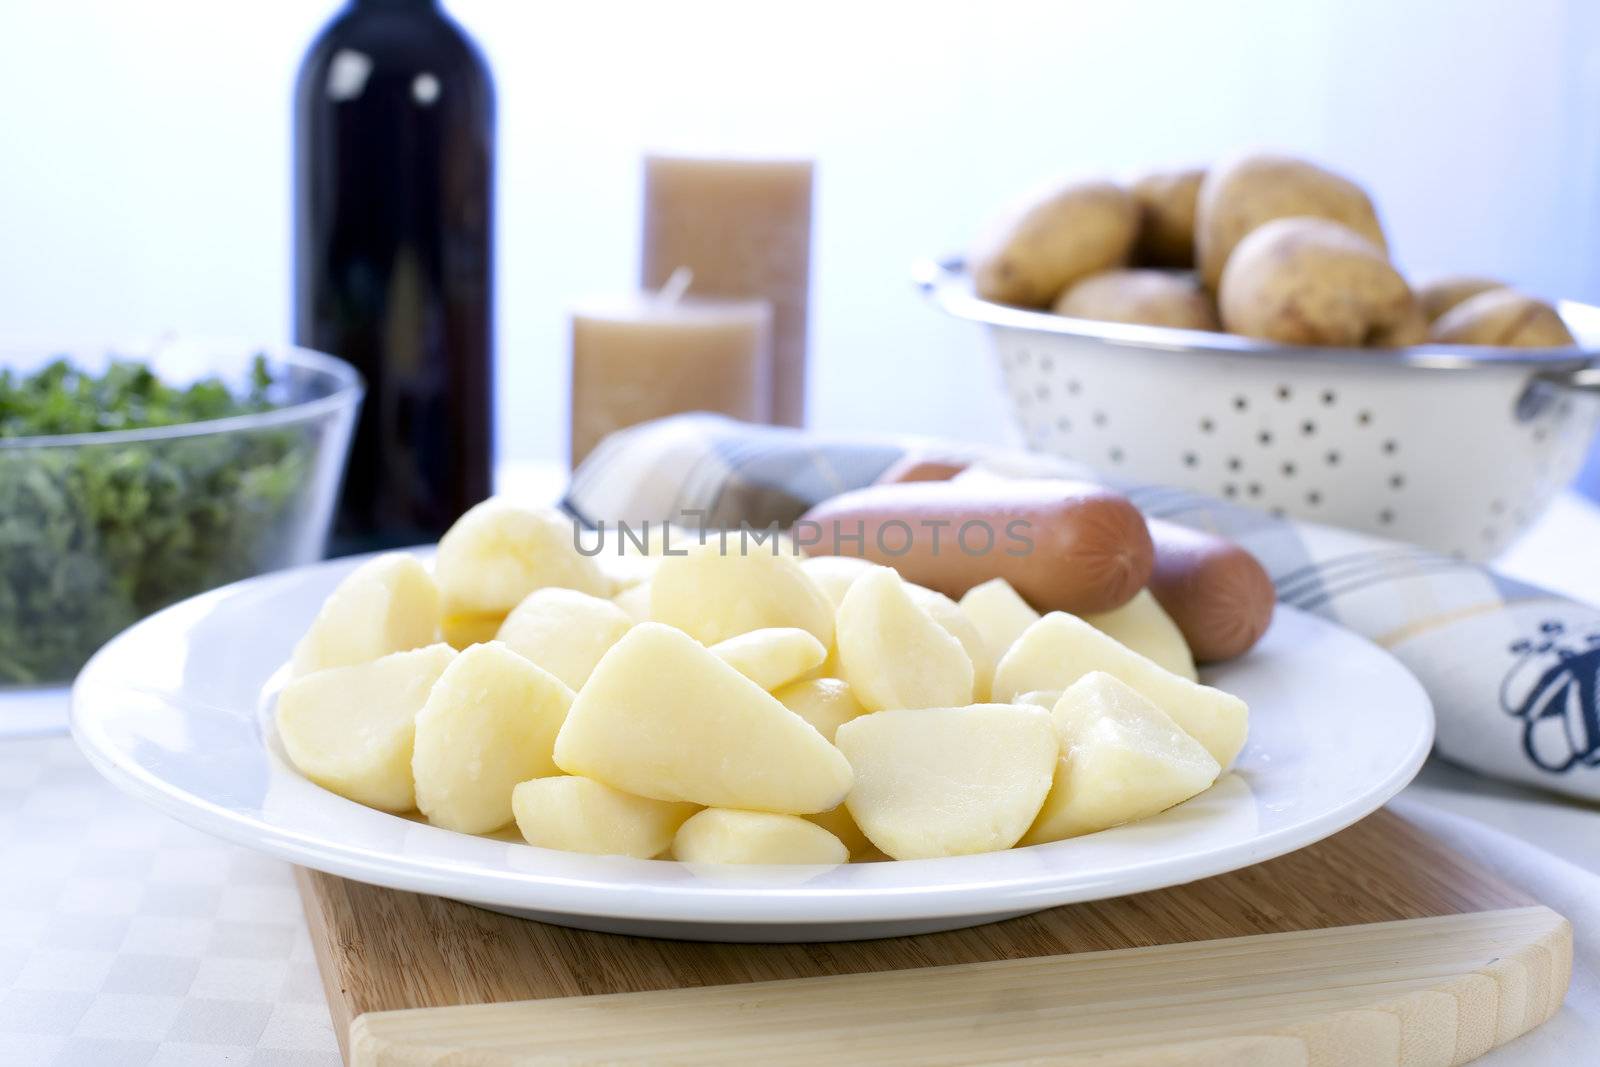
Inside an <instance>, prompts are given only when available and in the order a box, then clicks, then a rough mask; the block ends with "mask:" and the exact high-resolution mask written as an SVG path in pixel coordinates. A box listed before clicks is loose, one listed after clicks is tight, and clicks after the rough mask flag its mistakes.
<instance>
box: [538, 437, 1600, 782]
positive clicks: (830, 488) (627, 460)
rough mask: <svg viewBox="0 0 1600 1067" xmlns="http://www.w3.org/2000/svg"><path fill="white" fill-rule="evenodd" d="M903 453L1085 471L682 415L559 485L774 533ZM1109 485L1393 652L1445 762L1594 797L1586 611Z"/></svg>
mask: <svg viewBox="0 0 1600 1067" xmlns="http://www.w3.org/2000/svg"><path fill="white" fill-rule="evenodd" d="M912 454H924V455H937V456H942V457H949V458H953V459H961V460H964V461H970V462H973V463H976V464H978V465H980V466H983V467H986V468H991V469H993V470H994V471H996V472H997V473H1000V474H1010V475H1029V476H1064V477H1080V478H1081V477H1097V476H1096V475H1095V473H1094V472H1092V471H1088V470H1085V469H1083V468H1081V467H1078V466H1075V465H1074V464H1072V463H1069V462H1067V461H1064V460H1059V459H1055V458H1052V457H1047V456H1040V455H1036V454H1031V453H1023V452H1017V451H1012V450H1002V449H992V448H983V447H977V446H972V445H967V444H961V443H957V442H951V441H941V440H932V439H926V438H876V439H874V438H855V439H847V438H830V437H822V436H818V435H814V434H808V433H804V432H801V431H797V430H789V429H781V428H773V427H765V426H751V425H748V424H746V423H740V422H735V421H732V420H729V419H726V418H722V417H720V416H713V415H680V416H674V417H672V418H668V419H662V420H659V421H656V422H652V423H646V424H644V425H642V426H637V427H634V428H632V429H630V430H625V431H623V432H621V433H617V434H613V435H612V436H611V437H610V438H608V439H607V440H606V441H604V442H603V443H602V444H601V445H600V447H599V448H597V449H596V450H595V451H594V452H593V453H592V454H591V455H590V456H589V458H588V459H587V460H586V461H585V462H584V464H583V465H582V467H580V468H579V470H578V471H577V472H576V473H575V474H574V475H573V478H572V484H571V487H570V488H569V491H568V495H567V499H566V506H567V508H568V509H569V510H571V511H572V513H573V514H574V515H576V516H577V517H578V518H579V519H581V520H583V521H584V522H587V523H589V524H590V525H598V524H599V523H601V522H602V521H603V522H605V523H611V524H614V523H618V522H626V523H629V524H635V525H636V524H639V523H643V522H645V521H650V522H655V523H661V522H668V521H671V522H677V523H680V524H683V525H687V526H690V527H695V526H706V527H711V528H732V529H736V528H738V526H739V524H740V523H741V522H745V523H749V524H750V525H751V526H755V527H765V526H769V525H771V524H773V523H777V524H778V525H780V526H788V525H789V524H791V523H793V522H794V520H795V519H797V518H799V517H800V515H801V514H802V513H803V512H804V511H805V510H806V509H807V508H809V507H810V506H811V505H813V504H815V503H817V502H818V501H821V500H824V499H826V498H828V497H830V496H833V495H835V494H838V493H842V492H845V491H846V490H849V489H856V488H860V487H862V486H866V485H870V484H872V483H873V482H874V481H875V480H876V479H877V478H878V477H879V476H880V475H881V474H883V473H884V472H885V471H886V470H887V469H888V468H889V467H890V466H891V465H892V464H894V463H896V462H898V461H900V460H901V459H902V458H903V457H906V456H907V455H912ZM1097 480H1100V481H1105V479H1104V478H1097ZM1109 484H1112V485H1115V486H1116V487H1117V488H1119V489H1120V490H1122V491H1123V492H1125V493H1127V494H1128V496H1129V497H1130V498H1131V499H1132V500H1133V501H1134V503H1136V504H1137V505H1138V506H1139V507H1140V509H1141V510H1143V511H1144V513H1145V514H1146V515H1148V516H1151V517H1157V518H1163V519H1168V520H1171V521H1173V522H1176V523H1180V524H1182V525H1186V526H1192V527H1196V528H1199V529H1204V530H1210V531H1213V532H1216V533H1220V534H1223V535H1225V536H1227V537H1231V538H1233V539H1234V540H1235V541H1238V542H1239V543H1240V544H1242V545H1244V546H1245V547H1246V548H1248V549H1249V550H1250V551H1251V552H1253V553H1255V555H1256V556H1257V558H1259V559H1260V560H1261V562H1262V563H1263V564H1264V565H1265V566H1266V568H1267V570H1268V572H1269V573H1270V574H1271V575H1272V577H1273V581H1274V582H1275V583H1276V585H1277V589H1278V599H1279V600H1280V601H1281V602H1282V603H1285V604H1289V605H1292V606H1294V607H1296V608H1301V609H1303V610H1305V611H1309V612H1313V613H1315V614H1317V615H1321V616H1323V617H1324V618H1327V619H1331V620H1333V621H1334V622H1337V623H1339V624H1341V625H1343V626H1346V627H1348V628H1349V629H1351V630H1354V631H1355V632H1356V633H1359V634H1362V635H1364V636H1365V637H1367V638H1368V639H1370V640H1372V641H1374V642H1376V643H1377V644H1379V645H1381V646H1383V647H1384V648H1386V649H1388V650H1389V651H1390V652H1392V653H1394V655H1395V656H1396V657H1398V658H1399V659H1400V661H1401V662H1403V663H1404V664H1405V665H1406V666H1407V667H1409V668H1410V669H1411V671H1412V672H1413V673H1414V674H1415V675H1416V676H1417V678H1418V679H1420V680H1421V682H1422V684H1423V686H1424V687H1426V688H1427V690H1428V693H1429V695H1430V696H1431V697H1432V699H1433V704H1434V708H1435V711H1436V713H1437V716H1438V733H1437V738H1436V741H1435V745H1436V749H1437V752H1438V753H1439V754H1440V755H1441V756H1443V757H1444V758H1446V759H1448V760H1450V761H1452V762H1454V763H1458V764H1461V765H1462V766H1465V767H1470V768H1472V769H1473V770H1476V771H1479V772H1481V773H1483V774H1488V775H1493V776H1495V777H1499V778H1507V779H1511V780H1514V781H1518V782H1524V783H1528V784H1531V785H1535V786H1540V787H1543V788H1547V789H1553V790H1558V791H1560V792H1563V793H1568V794H1572V795H1574V796H1579V797H1583V798H1586V799H1590V800H1600V611H1597V610H1596V609H1594V608H1591V607H1588V606H1586V605H1583V604H1578V603H1575V602H1573V601H1570V600H1567V599H1565V598H1563V597H1560V596H1557V595H1555V594H1553V593H1550V592H1547V591H1545V590H1542V589H1537V588H1534V587H1532V586H1529V585H1526V584H1523V583H1520V582H1515V581H1512V580H1510V579H1508V578H1505V577H1502V576H1500V575H1497V574H1495V573H1494V571H1492V570H1490V569H1488V568H1486V567H1483V566H1481V565H1478V564H1473V563H1467V562H1463V561H1461V560H1456V559H1452V558H1449V557H1447V556H1441V555H1438V554H1437V553H1434V552H1430V551H1427V550H1424V549H1421V548H1416V547H1414V546H1411V545H1406V544H1401V543H1398V542H1394V541H1386V540H1383V539H1382V538H1378V537H1373V536H1370V535H1368V534H1361V533H1355V532H1352V531H1349V530H1342V529H1337V528H1334V527H1329V526H1322V525H1318V524H1316V523H1310V522H1301V521H1296V520H1290V519H1283V518H1274V517H1271V516H1268V515H1265V514H1262V513H1261V512H1257V511H1252V510H1250V509H1248V508H1243V507H1239V506H1237V505H1234V504H1227V503H1223V502H1221V501H1218V500H1213V499H1210V498H1208V497H1204V496H1200V495H1197V494H1195V493H1191V492H1188V491H1185V490H1178V489H1169V488H1162V487H1155V486H1138V485H1118V484H1117V483H1116V482H1114V481H1113V482H1111V483H1109Z"/></svg>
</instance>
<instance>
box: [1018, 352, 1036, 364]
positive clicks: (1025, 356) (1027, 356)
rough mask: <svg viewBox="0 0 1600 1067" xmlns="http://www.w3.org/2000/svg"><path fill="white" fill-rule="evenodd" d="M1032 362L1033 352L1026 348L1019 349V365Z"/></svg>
mask: <svg viewBox="0 0 1600 1067" xmlns="http://www.w3.org/2000/svg"><path fill="white" fill-rule="evenodd" d="M1031 362H1033V353H1032V352H1029V351H1028V350H1027V349H1026V348H1019V349H1017V365H1018V366H1019V367H1020V366H1026V365H1027V364H1029V363H1031Z"/></svg>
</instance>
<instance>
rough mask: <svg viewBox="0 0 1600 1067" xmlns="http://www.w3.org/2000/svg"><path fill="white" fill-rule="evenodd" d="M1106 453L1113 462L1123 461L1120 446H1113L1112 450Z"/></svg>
mask: <svg viewBox="0 0 1600 1067" xmlns="http://www.w3.org/2000/svg"><path fill="white" fill-rule="evenodd" d="M1106 455H1108V456H1110V457H1111V462H1113V463H1121V462H1122V449H1120V448H1113V449H1112V450H1111V451H1110V452H1107V453H1106Z"/></svg>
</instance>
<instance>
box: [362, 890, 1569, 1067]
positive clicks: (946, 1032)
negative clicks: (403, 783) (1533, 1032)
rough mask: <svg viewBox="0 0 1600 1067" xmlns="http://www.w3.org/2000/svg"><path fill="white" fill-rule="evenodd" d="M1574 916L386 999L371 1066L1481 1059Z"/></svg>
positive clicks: (1512, 1028) (1528, 1020)
mask: <svg viewBox="0 0 1600 1067" xmlns="http://www.w3.org/2000/svg"><path fill="white" fill-rule="evenodd" d="M1571 944H1572V937H1571V928H1570V927H1569V926H1568V925H1567V923H1566V921H1565V920H1563V919H1562V918H1561V917H1560V916H1559V915H1557V914H1555V912H1553V911H1550V910H1549V909H1548V908H1540V907H1533V908H1518V909H1509V910H1504V911H1489V912H1477V913H1475V914H1470V915H1449V916H1442V917H1438V918H1431V919H1405V920H1401V921H1399V922H1392V923H1375V924H1371V925H1367V926H1342V927H1334V928H1332V929H1328V930H1312V931H1303V932H1300V933H1284V934H1258V935H1256V936H1253V937H1243V938H1229V939H1226V940H1223V941H1202V942H1193V943H1190V944H1179V945H1158V946H1153V947H1150V948H1141V949H1117V950H1114V951H1110V952H1087V953H1078V954H1075V955H1063V956H1043V957H1036V958H1032V959H1019V960H1002V961H999V962H992V963H965V964H956V965H953V966H947V967H924V968H915V969H911V970H902V971H892V972H884V973H874V974H856V975H839V976H833V977H826V978H800V979H792V980H789V981H781V982H756V983H750V982H745V983H741V984H739V985H723V986H709V987H702V988H698V989H670V990H661V991H657V992H651V993H615V994H610V995H603V996H592V997H560V998H554V999H546V1000H526V1001H519V1002H514V1003H509V1004H492V1005H476V1006H467V1007H459V1008H423V1009H415V1010H410V1011H389V1012H373V1013H369V1014H366V1015H362V1016H360V1017H359V1018H357V1019H356V1021H355V1024H354V1026H353V1027H352V1029H351V1057H350V1058H351V1062H352V1063H353V1064H355V1065H357V1067H369V1065H371V1067H377V1065H385V1067H387V1065H393V1064H432V1063H443V1062H446V1061H448V1062H449V1063H450V1064H452V1065H468V1064H503V1063H512V1062H537V1063H562V1064H617V1063H650V1064H705V1065H718V1064H721V1065H728V1067H734V1065H738V1064H745V1063H750V1062H753V1061H755V1060H757V1059H759V1060H760V1061H761V1062H762V1063H763V1064H765V1065H768V1067H790V1065H792V1067H807V1065H810V1064H813V1063H819V1062H835V1063H844V1062H855V1063H872V1064H902V1065H907V1067H911V1065H920V1064H929V1065H933V1064H994V1063H1008V1064H1009V1063H1037V1062H1041V1061H1042V1060H1047V1061H1048V1062H1051V1063H1067V1064H1078V1063H1095V1064H1101V1063H1104V1062H1106V1060H1107V1058H1110V1059H1111V1060H1112V1061H1113V1062H1138V1063H1148V1062H1151V1061H1152V1060H1155V1061H1157V1062H1161V1061H1167V1062H1170V1061H1173V1060H1178V1061H1180V1062H1182V1061H1184V1060H1187V1061H1188V1062H1208V1061H1209V1062H1217V1063H1228V1062H1235V1061H1237V1060H1238V1059H1239V1058H1241V1057H1245V1058H1248V1059H1250V1060H1253V1061H1255V1062H1262V1063H1271V1064H1280V1063H1281V1064H1285V1065H1289V1064H1300V1063H1321V1064H1336V1063H1349V1064H1360V1065H1363V1067H1384V1065H1394V1067H1401V1065H1404V1067H1422V1065H1434V1064H1444V1065H1448V1064H1457V1063H1465V1062H1467V1061H1469V1060H1471V1059H1474V1058H1476V1057H1477V1056H1480V1055H1482V1054H1483V1053H1484V1052H1486V1051H1488V1050H1489V1049H1490V1048H1492V1047H1494V1046H1495V1045H1498V1044H1500V1043H1502V1042H1503V1041H1506V1040H1509V1039H1510V1038H1513V1037H1516V1036H1518V1035H1520V1034H1523V1033H1526V1032H1527V1031H1528V1030H1530V1029H1532V1028H1533V1027H1535V1026H1537V1025H1539V1024H1540V1023H1542V1022H1544V1021H1545V1020H1546V1019H1548V1018H1549V1017H1550V1016H1551V1015H1552V1014H1554V1013H1555V1010H1556V1008H1557V1007H1558V1006H1559V1005H1560V1003H1561V998H1560V995H1559V991H1564V990H1565V988H1566V985H1565V983H1566V974H1565V972H1564V967H1566V966H1569V965H1570V954H1569V953H1570V948H1571Z"/></svg>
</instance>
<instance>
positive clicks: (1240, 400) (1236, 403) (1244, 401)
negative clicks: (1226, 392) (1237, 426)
mask: <svg viewBox="0 0 1600 1067" xmlns="http://www.w3.org/2000/svg"><path fill="white" fill-rule="evenodd" d="M1249 407H1250V398H1249V397H1247V396H1245V395H1244V394H1242V393H1241V394H1240V395H1238V396H1236V397H1234V398H1233V410H1235V411H1246V410H1248V409H1249Z"/></svg>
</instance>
